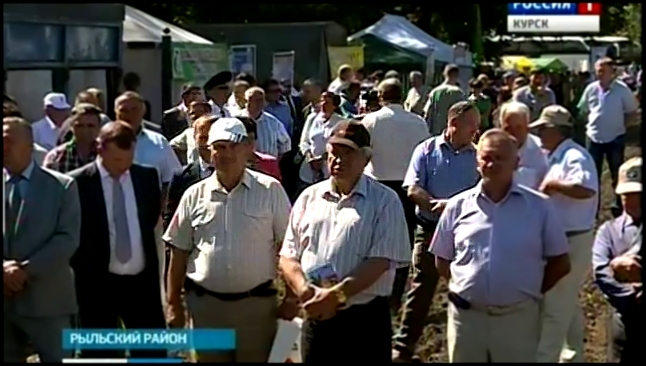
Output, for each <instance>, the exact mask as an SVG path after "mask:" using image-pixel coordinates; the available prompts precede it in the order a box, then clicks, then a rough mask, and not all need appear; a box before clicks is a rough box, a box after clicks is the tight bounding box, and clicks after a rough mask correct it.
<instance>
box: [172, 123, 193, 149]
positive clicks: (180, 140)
mask: <svg viewBox="0 0 646 366" xmlns="http://www.w3.org/2000/svg"><path fill="white" fill-rule="evenodd" d="M189 130H190V129H189V128H187V129H185V130H184V131H182V133H180V134H179V135H177V136H175V137H173V139H172V140H170V146H171V147H172V148H174V149H178V150H186V149H188V145H187V142H186V139H187V134H188V133H189V132H188V131H189Z"/></svg>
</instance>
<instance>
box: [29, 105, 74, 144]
mask: <svg viewBox="0 0 646 366" xmlns="http://www.w3.org/2000/svg"><path fill="white" fill-rule="evenodd" d="M43 104H44V106H45V117H43V118H42V119H41V120H39V121H36V122H34V123H33V125H32V130H33V134H34V142H35V143H36V144H38V145H40V146H42V147H44V148H45V149H47V151H49V150H51V149H53V148H55V147H56V146H57V145H58V138H59V134H60V129H61V126H62V125H63V122H65V120H66V119H67V117H68V116H69V114H70V108H71V106H70V104H69V103H68V102H67V97H66V96H65V94H63V93H48V94H47V95H45V99H44V101H43Z"/></svg>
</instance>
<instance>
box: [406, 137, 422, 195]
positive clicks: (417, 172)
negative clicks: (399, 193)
mask: <svg viewBox="0 0 646 366" xmlns="http://www.w3.org/2000/svg"><path fill="white" fill-rule="evenodd" d="M426 145H427V143H426V142H422V143H420V144H419V145H417V147H415V150H413V155H411V158H410V162H409V163H408V169H407V170H406V175H405V176H404V182H403V183H402V187H410V186H412V185H422V184H424V183H425V182H426V178H427V172H426V153H425V151H426ZM422 188H424V187H422Z"/></svg>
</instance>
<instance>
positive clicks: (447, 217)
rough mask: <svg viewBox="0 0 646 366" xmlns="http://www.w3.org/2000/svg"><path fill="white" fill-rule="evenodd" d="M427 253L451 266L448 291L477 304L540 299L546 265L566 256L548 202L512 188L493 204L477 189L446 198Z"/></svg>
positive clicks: (556, 219)
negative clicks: (550, 260) (445, 203)
mask: <svg viewBox="0 0 646 366" xmlns="http://www.w3.org/2000/svg"><path fill="white" fill-rule="evenodd" d="M429 251H430V252H431V253H432V254H433V255H435V256H437V257H439V258H442V259H444V260H447V261H450V262H451V266H450V271H451V280H450V281H449V290H450V291H452V292H455V293H456V294H458V295H459V296H460V297H462V298H464V299H466V300H467V301H470V302H472V303H475V304H478V305H485V306H509V305H514V304H517V303H520V302H523V301H526V300H530V299H534V300H538V299H540V298H541V285H542V282H543V275H544V272H545V263H546V260H547V259H548V258H550V257H555V256H559V255H562V254H565V253H567V252H568V242H567V237H566V235H565V230H564V229H563V226H562V225H561V219H560V217H559V215H557V214H556V212H555V210H554V208H553V206H552V205H551V203H550V201H549V198H548V197H547V196H545V195H543V194H542V193H539V192H536V191H534V190H531V189H529V188H527V187H524V186H521V185H518V184H513V185H512V187H511V189H510V191H509V193H508V194H507V196H506V197H505V198H503V199H502V200H501V201H500V202H498V203H494V202H493V201H491V199H489V198H488V197H487V196H486V195H485V194H484V192H483V191H482V185H481V184H478V185H476V186H475V187H473V188H472V189H469V190H467V191H465V192H462V193H460V194H458V195H456V196H455V197H453V198H451V199H450V200H449V202H448V203H447V205H446V208H445V209H444V212H443V213H442V216H441V217H440V221H439V223H438V225H437V229H436V231H435V236H434V237H433V239H432V240H431V244H430V247H429Z"/></svg>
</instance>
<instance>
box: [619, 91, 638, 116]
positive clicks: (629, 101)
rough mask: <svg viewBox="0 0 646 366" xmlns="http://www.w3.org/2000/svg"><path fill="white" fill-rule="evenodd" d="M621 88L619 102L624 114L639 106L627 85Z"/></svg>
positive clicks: (633, 110)
mask: <svg viewBox="0 0 646 366" xmlns="http://www.w3.org/2000/svg"><path fill="white" fill-rule="evenodd" d="M621 90H622V96H621V102H622V103H621V104H622V106H623V111H624V114H629V113H633V112H635V111H636V110H637V108H639V105H638V104H637V98H635V96H634V95H633V93H632V92H631V91H630V89H629V88H628V87H625V88H621Z"/></svg>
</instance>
